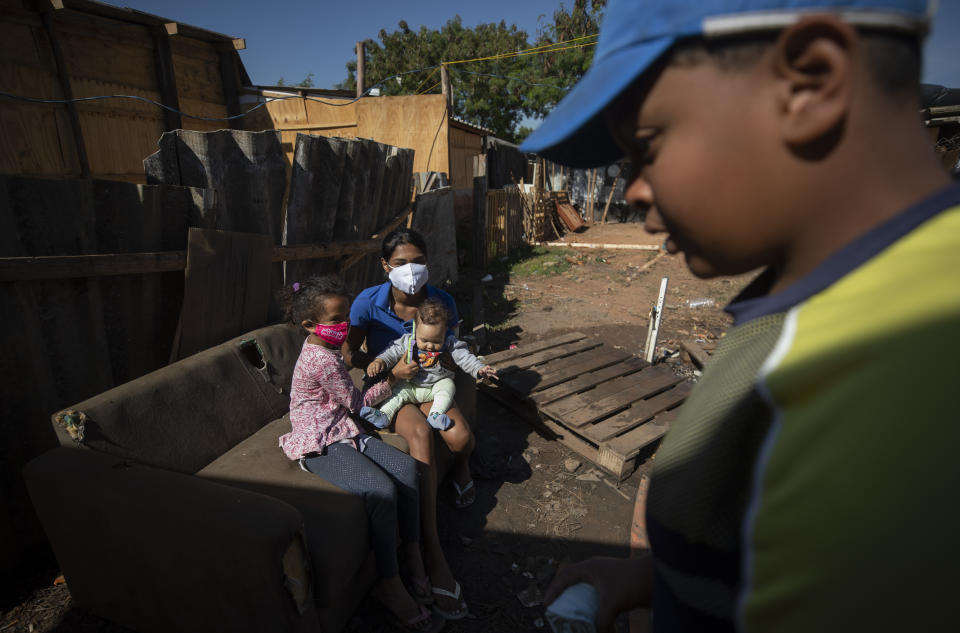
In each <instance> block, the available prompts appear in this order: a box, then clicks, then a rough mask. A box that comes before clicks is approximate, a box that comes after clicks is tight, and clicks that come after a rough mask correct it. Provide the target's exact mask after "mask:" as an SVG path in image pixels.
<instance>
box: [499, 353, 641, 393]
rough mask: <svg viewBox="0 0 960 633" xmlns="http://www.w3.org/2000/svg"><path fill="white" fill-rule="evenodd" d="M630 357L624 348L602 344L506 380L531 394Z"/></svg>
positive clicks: (515, 389)
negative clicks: (534, 371) (618, 348)
mask: <svg viewBox="0 0 960 633" xmlns="http://www.w3.org/2000/svg"><path fill="white" fill-rule="evenodd" d="M629 357H630V354H629V353H627V352H624V351H622V350H617V349H613V348H611V347H607V346H601V347H599V348H595V349H591V350H587V351H585V352H583V353H580V354H577V355H576V356H574V357H572V358H558V359H557V360H554V361H550V362H548V363H545V364H543V365H541V366H540V367H537V372H536V373H530V374H520V375H515V376H510V375H508V376H507V377H506V382H507V384H508V385H509V386H510V388H511V389H513V390H514V391H518V392H521V393H524V394H530V393H531V392H534V391H543V390H544V389H548V388H550V387H553V386H555V385H559V384H560V383H564V382H567V381H569V380H571V379H574V378H576V377H577V376H581V375H583V374H585V373H587V372H591V371H594V370H596V369H600V368H603V367H606V366H608V365H614V364H616V363H618V362H620V361H623V360H625V359H627V358H629Z"/></svg>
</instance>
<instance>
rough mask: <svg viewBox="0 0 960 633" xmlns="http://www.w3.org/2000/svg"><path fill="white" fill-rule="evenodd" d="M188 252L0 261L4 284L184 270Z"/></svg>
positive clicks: (18, 258) (64, 256)
mask: <svg viewBox="0 0 960 633" xmlns="http://www.w3.org/2000/svg"><path fill="white" fill-rule="evenodd" d="M186 262H187V254H186V252H185V251H170V252H160V253H132V254H124V253H120V254H110V255H61V256H49V257H0V281H36V280H39V279H74V278H79V277H102V276H108V275H139V274H145V273H162V272H170V271H175V270H183V269H184V268H185V266H186Z"/></svg>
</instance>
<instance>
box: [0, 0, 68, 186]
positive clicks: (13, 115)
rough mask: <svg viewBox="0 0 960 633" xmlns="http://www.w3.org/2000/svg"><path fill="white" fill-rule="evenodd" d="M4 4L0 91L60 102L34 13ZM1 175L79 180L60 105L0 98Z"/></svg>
mask: <svg viewBox="0 0 960 633" xmlns="http://www.w3.org/2000/svg"><path fill="white" fill-rule="evenodd" d="M18 4H19V3H15V2H10V1H9V0H4V2H3V4H2V5H0V6H2V8H3V12H2V15H0V61H2V63H0V90H2V91H4V92H9V93H13V94H22V95H27V96H31V97H37V98H40V99H60V98H62V94H61V92H60V84H59V82H58V80H57V68H56V64H55V62H54V59H53V54H52V52H51V49H50V43H49V41H48V40H47V36H46V34H45V33H44V30H43V25H42V24H41V22H40V17H39V14H37V13H34V12H31V11H26V10H24V9H22V8H20V7H19V6H18ZM0 130H2V133H0V173H5V174H33V175H37V176H70V175H73V176H78V175H79V174H80V163H79V162H78V160H77V154H76V151H75V149H74V147H75V146H74V144H73V135H72V132H71V129H70V120H69V118H68V115H67V109H66V107H64V106H57V105H48V104H40V103H25V102H20V101H11V100H8V99H0Z"/></svg>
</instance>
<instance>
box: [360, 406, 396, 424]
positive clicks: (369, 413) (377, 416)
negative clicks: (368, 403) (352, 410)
mask: <svg viewBox="0 0 960 633" xmlns="http://www.w3.org/2000/svg"><path fill="white" fill-rule="evenodd" d="M360 417H361V418H363V419H364V420H366V421H367V422H369V423H370V424H372V425H374V426H375V427H377V428H378V429H385V428H387V427H388V426H390V418H389V417H387V414H386V413H384V412H383V411H377V410H376V409H374V408H372V407H363V408H362V409H360Z"/></svg>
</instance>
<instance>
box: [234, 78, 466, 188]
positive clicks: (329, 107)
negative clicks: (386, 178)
mask: <svg viewBox="0 0 960 633" xmlns="http://www.w3.org/2000/svg"><path fill="white" fill-rule="evenodd" d="M260 112H262V113H263V114H260ZM244 125H245V128H246V129H248V130H258V131H259V130H270V129H275V130H280V131H281V134H282V143H283V147H284V151H285V153H286V156H287V161H288V164H292V161H293V149H294V146H295V141H296V135H297V134H298V133H299V134H312V135H315V136H333V137H340V138H368V139H373V140H374V141H377V142H378V143H384V144H386V145H393V146H394V147H405V148H408V149H412V150H414V152H415V153H414V166H413V171H415V172H418V171H439V172H444V173H446V174H448V177H449V174H450V173H451V168H452V164H451V161H450V159H451V145H450V138H451V136H450V135H451V133H452V132H453V130H452V128H450V126H449V122H448V118H447V112H446V108H445V106H444V101H443V96H442V95H417V96H403V97H367V98H363V99H360V100H359V101H356V102H350V101H347V100H336V99H322V98H320V100H315V99H302V98H291V99H284V100H282V101H281V100H275V101H270V102H269V103H267V105H266V106H264V107H263V108H260V110H259V111H258V113H257V114H256V115H254V116H251V117H250V118H249V120H248V121H245V122H244ZM457 131H458V132H460V133H461V135H458V139H460V140H459V141H458V143H460V145H461V146H463V148H464V150H463V151H465V152H468V151H473V149H476V153H480V149H479V148H480V147H481V141H480V136H478V135H474V134H470V133H469V132H466V131H463V130H457ZM471 136H472V137H474V139H468V138H467V137H471ZM461 153H462V152H461ZM458 159H461V160H465V161H466V160H467V159H462V157H461V156H460V155H459V154H458ZM472 160H473V159H472V155H471V158H469V165H468V166H469V172H468V174H469V178H470V182H469V184H466V185H462V186H464V187H467V186H472V183H473V181H472V178H473V163H472ZM465 173H467V172H465Z"/></svg>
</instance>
